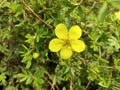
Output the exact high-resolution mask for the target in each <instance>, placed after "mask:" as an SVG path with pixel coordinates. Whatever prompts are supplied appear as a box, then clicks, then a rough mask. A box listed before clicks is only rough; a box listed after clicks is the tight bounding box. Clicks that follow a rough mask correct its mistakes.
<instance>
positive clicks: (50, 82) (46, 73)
mask: <svg viewBox="0 0 120 90" xmlns="http://www.w3.org/2000/svg"><path fill="white" fill-rule="evenodd" d="M45 75H47V76H48V78H46V80H47V81H48V83H49V84H50V85H51V86H52V85H53V82H52V80H51V79H50V75H49V73H48V72H45ZM54 86H55V88H56V89H57V90H60V89H59V87H58V86H57V85H56V84H54ZM50 90H51V89H50ZM54 90H55V89H54Z"/></svg>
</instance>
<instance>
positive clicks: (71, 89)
mask: <svg viewBox="0 0 120 90" xmlns="http://www.w3.org/2000/svg"><path fill="white" fill-rule="evenodd" d="M72 86H73V77H72V76H71V78H70V90H73V87H72Z"/></svg>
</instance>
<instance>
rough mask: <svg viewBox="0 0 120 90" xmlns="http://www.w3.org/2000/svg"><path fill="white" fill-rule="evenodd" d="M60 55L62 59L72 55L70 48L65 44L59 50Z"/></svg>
mask: <svg viewBox="0 0 120 90" xmlns="http://www.w3.org/2000/svg"><path fill="white" fill-rule="evenodd" d="M60 56H61V58H62V59H69V58H70V57H71V56H72V49H71V47H69V46H65V47H63V48H62V49H61V51H60Z"/></svg>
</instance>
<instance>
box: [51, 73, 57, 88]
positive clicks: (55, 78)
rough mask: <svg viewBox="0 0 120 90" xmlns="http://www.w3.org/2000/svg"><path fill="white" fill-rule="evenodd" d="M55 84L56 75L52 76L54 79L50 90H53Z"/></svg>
mask: <svg viewBox="0 0 120 90" xmlns="http://www.w3.org/2000/svg"><path fill="white" fill-rule="evenodd" d="M55 82H56V75H55V76H54V79H53V83H52V85H51V89H50V90H55V87H54V86H55Z"/></svg>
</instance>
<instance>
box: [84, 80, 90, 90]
mask: <svg viewBox="0 0 120 90" xmlns="http://www.w3.org/2000/svg"><path fill="white" fill-rule="evenodd" d="M90 83H91V81H89V82H88V84H87V86H86V87H85V90H87V89H88V87H89V85H90Z"/></svg>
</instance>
